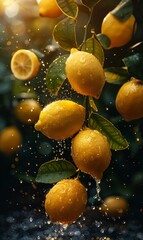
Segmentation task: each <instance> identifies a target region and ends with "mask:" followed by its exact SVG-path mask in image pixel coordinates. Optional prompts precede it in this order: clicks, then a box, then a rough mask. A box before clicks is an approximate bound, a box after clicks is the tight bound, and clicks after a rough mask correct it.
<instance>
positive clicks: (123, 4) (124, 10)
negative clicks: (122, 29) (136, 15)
mask: <svg viewBox="0 0 143 240" xmlns="http://www.w3.org/2000/svg"><path fill="white" fill-rule="evenodd" d="M111 13H112V14H113V15H114V16H115V17H116V18H117V19H119V20H120V21H125V20H127V19H128V18H129V17H130V16H131V14H133V3H132V0H122V1H120V3H119V4H118V5H117V6H116V7H115V8H114V9H113V10H112V11H111Z"/></svg>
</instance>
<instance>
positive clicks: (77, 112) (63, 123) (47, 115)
mask: <svg viewBox="0 0 143 240" xmlns="http://www.w3.org/2000/svg"><path fill="white" fill-rule="evenodd" d="M84 120H85V108H84V107H83V106H82V105H79V104H78V103H75V102H73V101H71V100H66V99H65V100H57V101H54V102H52V103H50V104H48V105H47V106H45V107H44V109H43V110H42V111H41V113H40V116H39V121H38V122H37V123H36V124H35V129H36V130H38V131H41V132H42V133H43V134H44V135H45V136H47V137H48V138H52V139H59V140H60V139H61V140H62V139H66V138H69V137H71V136H72V135H74V134H75V133H76V132H77V131H79V130H80V128H81V127H82V125H83V123H84Z"/></svg>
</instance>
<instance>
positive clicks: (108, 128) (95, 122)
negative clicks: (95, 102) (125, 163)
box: [89, 112, 129, 151]
mask: <svg viewBox="0 0 143 240" xmlns="http://www.w3.org/2000/svg"><path fill="white" fill-rule="evenodd" d="M89 127H90V128H92V129H96V130H98V131H100V132H101V133H102V134H103V135H105V136H106V137H107V139H108V141H109V143H110V147H111V149H113V150H116V151H117V150H123V149H125V148H127V147H128V146H129V144H128V142H127V140H126V139H125V138H124V137H123V136H122V134H121V132H120V131H119V130H118V129H117V128H116V127H115V126H114V125H113V124H112V123H111V122H110V121H109V120H107V119H106V118H104V117H103V116H101V115H99V114H98V113H95V112H94V113H91V115H90V117H89Z"/></svg>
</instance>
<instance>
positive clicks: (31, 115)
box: [15, 99, 42, 125]
mask: <svg viewBox="0 0 143 240" xmlns="http://www.w3.org/2000/svg"><path fill="white" fill-rule="evenodd" d="M41 110H42V107H41V106H40V104H39V102H37V101H36V100H34V99H25V100H21V101H20V102H19V103H18V104H17V106H16V107H15V116H16V118H17V119H18V120H19V121H20V122H21V123H24V124H28V125H32V124H35V123H36V122H37V121H38V119H39V114H40V112H41Z"/></svg>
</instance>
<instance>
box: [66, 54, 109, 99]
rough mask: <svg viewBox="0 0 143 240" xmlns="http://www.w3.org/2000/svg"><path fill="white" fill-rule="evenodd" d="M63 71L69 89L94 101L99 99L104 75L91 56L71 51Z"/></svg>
mask: <svg viewBox="0 0 143 240" xmlns="http://www.w3.org/2000/svg"><path fill="white" fill-rule="evenodd" d="M65 71H66V75H67V78H68V80H69V83H70V84H71V87H72V88H73V89H74V90H75V91H76V92H77V93H80V94H82V95H85V96H92V97H94V98H96V99H98V98H99V97H100V95H101V92H102V89H103V87H104V84H105V75H104V70H103V67H102V65H101V64H100V62H99V60H98V59H97V58H96V57H95V56H94V55H93V54H91V53H88V52H84V51H77V50H76V51H75V50H71V54H70V56H69V57H68V58H67V61H66V67H65Z"/></svg>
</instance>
